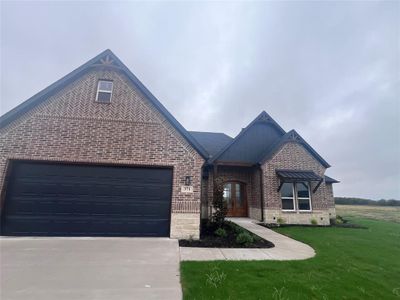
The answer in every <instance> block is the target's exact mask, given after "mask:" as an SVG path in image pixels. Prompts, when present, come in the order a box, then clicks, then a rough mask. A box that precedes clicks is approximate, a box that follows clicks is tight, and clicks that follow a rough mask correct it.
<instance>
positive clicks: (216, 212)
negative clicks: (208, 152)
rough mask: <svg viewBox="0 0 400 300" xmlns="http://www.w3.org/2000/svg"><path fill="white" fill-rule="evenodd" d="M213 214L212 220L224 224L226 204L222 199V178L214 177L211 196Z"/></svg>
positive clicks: (218, 224) (220, 224)
mask: <svg viewBox="0 0 400 300" xmlns="http://www.w3.org/2000/svg"><path fill="white" fill-rule="evenodd" d="M212 205H213V214H212V221H213V222H214V223H216V224H217V226H218V227H221V226H222V225H223V224H224V221H225V217H226V213H227V206H226V203H225V201H224V183H223V181H222V178H216V179H215V180H214V196H213V201H212Z"/></svg>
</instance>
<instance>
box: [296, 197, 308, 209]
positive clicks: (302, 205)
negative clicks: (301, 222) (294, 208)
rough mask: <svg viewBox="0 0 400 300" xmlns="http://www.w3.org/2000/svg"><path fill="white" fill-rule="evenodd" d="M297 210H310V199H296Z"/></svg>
mask: <svg viewBox="0 0 400 300" xmlns="http://www.w3.org/2000/svg"><path fill="white" fill-rule="evenodd" d="M297 201H298V202H299V210H310V199H297Z"/></svg>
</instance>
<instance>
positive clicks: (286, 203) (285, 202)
mask: <svg viewBox="0 0 400 300" xmlns="http://www.w3.org/2000/svg"><path fill="white" fill-rule="evenodd" d="M282 209H290V210H293V209H294V206H293V199H282Z"/></svg>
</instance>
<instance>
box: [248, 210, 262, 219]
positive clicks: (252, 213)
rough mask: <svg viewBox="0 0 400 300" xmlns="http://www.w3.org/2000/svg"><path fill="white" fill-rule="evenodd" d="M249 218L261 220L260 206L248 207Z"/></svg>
mask: <svg viewBox="0 0 400 300" xmlns="http://www.w3.org/2000/svg"><path fill="white" fill-rule="evenodd" d="M249 218H252V219H253V220H258V221H261V219H262V217H261V208H256V207H251V206H250V207H249Z"/></svg>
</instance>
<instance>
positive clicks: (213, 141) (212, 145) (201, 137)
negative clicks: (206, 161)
mask: <svg viewBox="0 0 400 300" xmlns="http://www.w3.org/2000/svg"><path fill="white" fill-rule="evenodd" d="M189 133H190V134H191V135H192V136H193V137H194V138H195V139H196V140H197V142H199V144H200V145H201V146H202V147H203V148H204V149H205V150H206V151H207V152H208V154H209V155H210V157H213V156H214V155H215V154H216V153H218V152H219V151H220V150H221V149H222V148H223V147H225V146H226V145H227V144H228V143H229V142H230V141H232V140H233V138H231V137H230V136H228V135H226V134H225V133H220V132H200V131H189Z"/></svg>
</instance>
